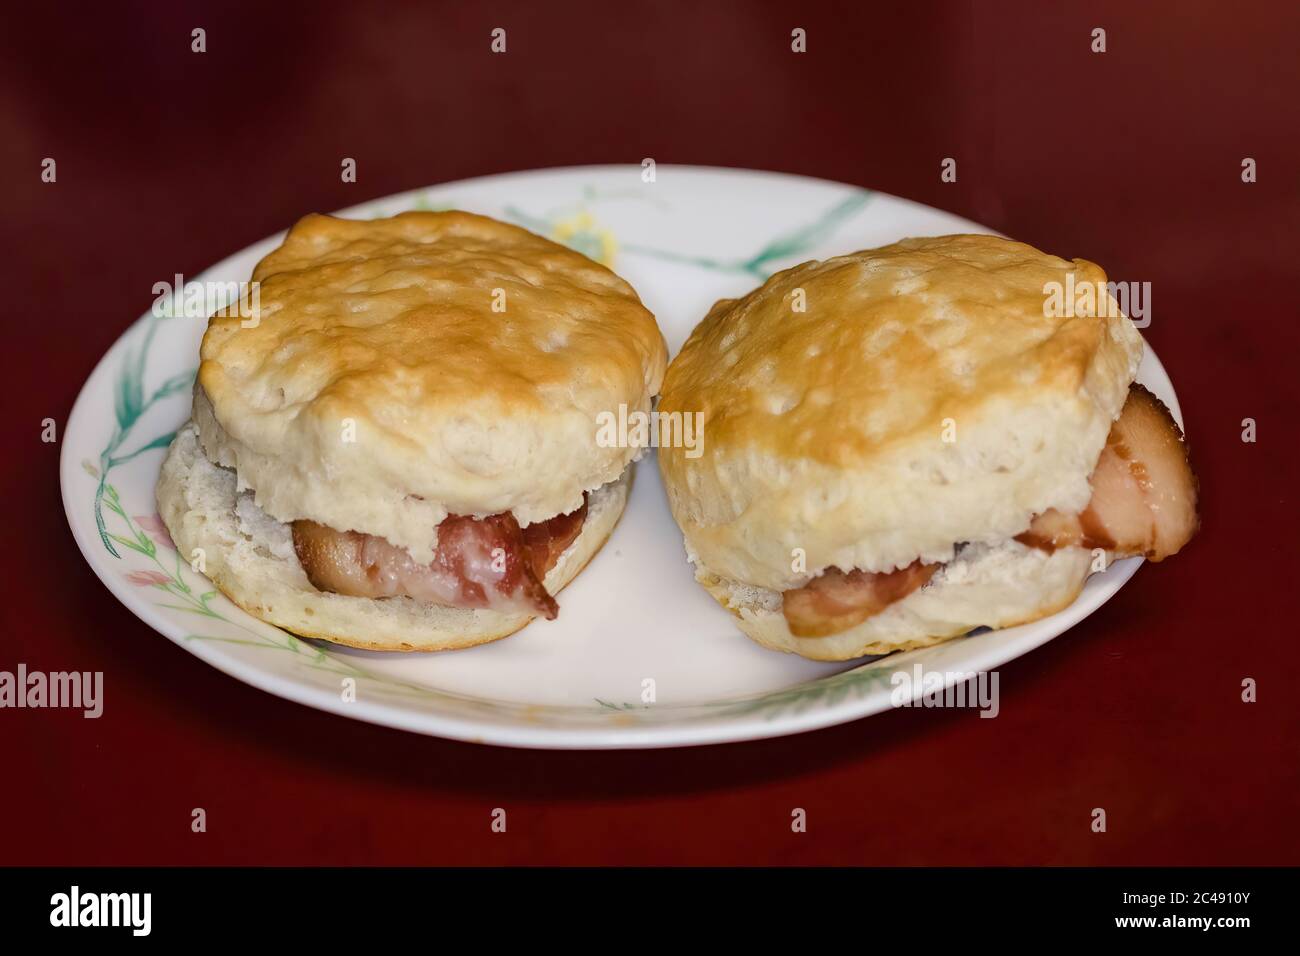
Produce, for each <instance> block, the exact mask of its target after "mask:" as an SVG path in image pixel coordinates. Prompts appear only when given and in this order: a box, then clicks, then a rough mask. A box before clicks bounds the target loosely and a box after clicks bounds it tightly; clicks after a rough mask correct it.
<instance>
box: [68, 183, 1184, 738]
mask: <svg viewBox="0 0 1300 956" xmlns="http://www.w3.org/2000/svg"><path fill="white" fill-rule="evenodd" d="M442 208H462V209H468V210H471V211H474V212H479V213H485V214H487V215H490V216H495V217H497V218H500V219H505V220H507V221H511V222H515V223H519V224H521V225H523V226H526V227H527V228H529V229H532V230H533V231H535V232H539V233H542V234H543V235H547V236H550V237H552V238H554V239H557V240H558V241H561V242H565V243H567V244H569V245H571V246H574V247H575V248H577V249H579V250H581V251H582V252H585V253H586V254H588V255H590V256H592V257H593V258H596V259H599V260H601V261H603V262H605V263H606V264H607V265H610V266H612V267H613V268H614V269H615V270H616V271H617V272H618V273H619V274H620V275H622V276H623V277H624V278H626V279H627V280H628V281H629V282H631V283H632V285H633V286H635V288H636V289H637V291H638V292H639V293H640V295H641V297H642V299H643V300H644V301H645V303H646V305H647V306H648V307H649V308H650V310H651V311H652V312H654V313H655V315H656V316H657V317H658V319H659V322H660V325H661V326H662V328H663V330H664V335H665V337H666V338H667V340H668V348H669V352H670V354H675V353H676V351H677V349H678V348H680V347H681V344H682V342H683V341H684V340H685V338H686V336H687V334H688V333H689V332H690V330H691V328H692V327H693V326H694V324H695V323H696V322H697V321H698V320H699V319H700V318H701V317H702V316H703V315H704V313H705V311H706V310H707V309H708V307H709V306H710V305H711V304H712V303H713V302H714V300H716V299H718V298H721V297H724V296H736V295H740V294H742V293H744V292H746V291H748V290H749V289H751V288H753V287H754V286H756V285H757V284H759V283H760V282H762V281H763V279H765V278H766V277H767V276H769V275H771V274H772V273H773V272H775V271H777V270H779V269H782V268H785V267H787V266H790V265H794V264H795V263H798V262H802V261H805V260H807V259H813V258H818V259H820V258H825V257H826V256H831V255H836V254H840V253H845V252H850V251H852V250H855V249H863V248H868V247H871V246H878V245H882V244H885V243H888V242H892V241H894V240H897V239H900V238H903V237H905V236H926V235H939V234H943V233H952V232H989V231H990V230H987V229H984V228H983V227H980V226H978V225H975V224H974V223H971V222H968V221H966V220H964V219H959V218H957V217H955V216H952V215H949V214H947V213H944V212H939V211H938V210H935V209H930V208H927V207H925V206H921V205H918V204H916V203H913V202H908V201H905V200H902V199H897V198H895V197H892V196H886V195H882V194H880V193H873V192H868V191H865V190H862V189H859V188H855V187H851V186H845V185H842V184H838V183H831V182H825V181H821V180H814V179H804V178H801V177H797V176H786V175H780V174H775V173H763V172H749V171H742V170H729V169H710V168H699V167H682V166H678V167H674V166H660V167H659V168H658V170H657V179H656V181H655V182H653V183H645V182H643V181H642V178H641V168H640V167H639V166H594V167H582V168H572V169H553V170H541V171H535V172H523V173H511V174H508V175H503V176H490V177H486V178H483V179H471V180H466V181H464V182H459V183H451V184H449V185H445V186H437V187H433V188H430V189H427V190H419V191H416V192H411V193H406V194H404V195H400V196H394V197H392V198H389V199H383V200H379V201H377V202H370V203H366V204H364V205H362V206H357V207H354V208H352V209H349V210H346V211H345V212H343V213H341V214H340V215H343V216H349V217H353V218H370V217H375V216H386V215H392V214H394V213H397V212H401V211H403V210H407V209H442ZM308 211H310V210H303V212H304V213H305V212H308ZM286 225H287V224H286ZM281 238H282V236H273V237H271V238H269V239H266V240H265V241H263V242H259V243H257V244H256V245H254V246H251V247H250V248H248V249H245V250H243V251H242V252H239V253H237V254H235V255H233V256H231V257H230V258H229V259H226V260H224V261H223V262H220V263H218V264H217V265H215V266H213V267H212V268H211V269H209V270H208V271H207V272H206V273H204V274H203V275H202V276H194V277H186V279H187V281H188V280H195V281H199V282H204V281H208V280H213V281H243V280H247V279H248V277H249V275H250V274H251V272H252V268H253V265H254V263H256V262H257V260H258V259H260V258H261V257H262V256H263V255H265V254H266V253H268V252H270V251H271V249H273V248H274V247H275V246H276V245H278V244H279V242H280V240H281ZM1064 251H1066V252H1071V251H1073V250H1064ZM173 271H174V270H173V269H172V267H171V264H170V263H166V262H160V263H158V272H159V279H160V280H164V279H165V280H167V281H170V280H171V276H172V272H173ZM204 324H205V323H204V321H203V320H202V319H195V318H184V317H174V318H163V319H159V318H155V317H153V316H152V315H146V316H145V317H143V318H141V319H140V320H139V321H138V322H136V323H135V325H133V326H132V327H131V328H130V329H129V330H128V331H127V332H126V334H125V335H123V336H122V337H121V339H119V340H118V342H117V343H116V344H115V345H114V346H113V348H112V349H111V350H109V352H108V354H107V355H106V356H105V357H104V358H103V360H102V361H101V362H100V363H99V365H98V367H96V369H95V371H94V373H93V374H92V375H91V376H90V379H89V380H88V381H87V382H86V385H85V387H84V388H83V389H82V392H81V395H80V397H79V398H78V399H77V403H76V405H75V407H74V408H73V410H72V416H71V418H70V420H69V422H68V426H67V429H66V432H65V436H64V445H63V455H62V460H61V475H60V478H61V483H62V488H63V501H64V506H65V508H66V510H67V514H68V522H69V524H70V525H71V527H72V532H73V534H74V535H75V536H76V539H77V544H78V545H79V546H80V547H81V551H82V553H83V554H84V555H85V556H86V560H87V561H88V562H90V566H91V567H92V568H93V569H94V571H95V573H96V574H97V575H98V576H99V578H100V579H101V580H102V581H103V582H104V584H105V585H107V587H108V589H109V590H110V591H112V592H113V594H114V595H115V596H116V597H117V598H118V599H119V600H120V601H121V602H122V603H123V604H125V605H126V606H127V607H128V608H130V609H131V611H132V612H133V613H135V614H136V615H137V616H138V617H139V618H140V619H141V620H143V621H144V622H146V623H147V624H149V625H150V626H151V627H153V628H154V629H156V630H157V631H159V632H160V633H162V634H164V635H166V636H167V637H169V638H171V639H172V640H173V641H175V642H176V643H178V644H180V645H181V646H182V647H184V648H185V649H186V650H188V651H190V652H191V653H193V654H195V655H197V656H198V657H200V658H202V659H203V660H205V661H207V662H208V663H210V664H212V665H213V666H215V667H217V668H220V669H221V670H223V671H225V672H226V673H227V674H230V675H232V676H234V677H237V678H238V679H240V680H242V681H245V682H246V683H249V684H252V685H253V686H255V687H259V688H261V689H262V690H265V691H269V692H270V693H273V694H277V695H279V696H281V697H286V698H288V699H290V700H296V701H299V702H300V703H304V704H309V705H310V706H312V707H318V708H320V709H322V710H327V711H332V712H334V713H337V714H343V715H346V716H349V717H355V718H358V719H360V720H368V721H373V722H374V723H379V724H387V725H389V726H393V727H401V728H404V729H406V730H413V731H418V732H420V733H426V734H436V735H439V736H443V737H453V738H458V739H463V740H474V741H481V742H486V743H495V744H507V745H513V746H521V747H570V748H606V747H667V746H682V745H688V744H705V743H716V742H721V741H731V740H747V739H753V738H759V737H771V736H776V735H780V734H789V733H796V732H798V731H803V730H810V729H813V728H816V727H825V726H828V725H831V724H838V723H842V722H844V721H848V720H853V719H854V718H857V717H863V716H866V715H868V714H873V713H877V712H879V711H882V710H885V709H887V708H889V707H890V692H891V690H892V687H891V684H890V675H891V674H893V673H894V672H895V671H896V670H898V669H899V668H900V667H906V668H908V670H909V671H910V670H911V667H912V665H913V664H914V663H920V664H921V665H922V666H923V667H924V668H925V669H926V670H927V671H930V670H935V671H943V672H954V673H960V672H970V671H981V670H991V669H993V668H996V667H997V666H998V665H1000V664H1002V663H1004V662H1006V661H1008V660H1010V659H1012V658H1014V657H1017V656H1019V655H1020V654H1023V653H1025V652H1026V651H1028V650H1031V649H1032V648H1035V647H1037V646H1039V645H1040V644H1043V643H1044V642H1046V641H1049V640H1051V639H1052V638H1053V637H1055V636H1057V635H1058V634H1060V633H1061V632H1062V631H1064V630H1066V629H1067V628H1068V627H1070V626H1071V625H1073V624H1075V623H1076V622H1078V621H1079V620H1081V619H1082V618H1084V617H1086V616H1087V615H1088V614H1090V613H1092V612H1093V611H1094V610H1096V609H1097V608H1098V607H1099V606H1100V605H1101V604H1102V603H1103V602H1105V601H1106V600H1107V599H1108V598H1109V597H1110V596H1111V595H1112V594H1114V593H1115V592H1116V591H1117V590H1118V589H1119V588H1120V586H1121V585H1122V584H1123V583H1124V582H1125V581H1127V580H1128V578H1129V577H1131V576H1132V574H1133V573H1134V571H1135V570H1136V569H1137V566H1138V564H1139V563H1140V562H1139V561H1137V560H1127V561H1121V562H1117V563H1116V564H1115V565H1114V566H1112V567H1111V568H1110V569H1109V570H1108V571H1106V572H1105V573H1103V574H1097V575H1094V576H1093V577H1092V578H1091V580H1089V582H1088V584H1087V586H1086V587H1085V589H1084V591H1083V594H1082V596H1080V598H1079V599H1078V600H1077V601H1075V603H1074V604H1073V605H1071V606H1070V607H1068V608H1066V609H1065V610H1064V611H1062V612H1061V613H1059V614H1056V615H1053V616H1052V617H1049V618H1046V619H1044V620H1041V621H1037V622H1035V623H1033V624H1029V625H1025V626H1022V627H1013V628H1009V629H1007V630H1003V631H991V632H984V633H980V634H976V635H972V636H969V637H966V638H962V639H958V640H955V641H950V642H948V643H946V644H942V645H940V646H938V647H934V648H928V649H926V650H922V651H913V652H910V653H907V654H905V655H895V656H892V657H889V658H880V659H875V660H874V661H873V660H872V659H866V662H865V663H864V662H863V661H858V662H850V663H845V664H820V663H815V662H812V661H805V660H802V659H800V658H797V657H793V656H790V655H785V654H779V653H776V652H773V651H768V650H764V649H763V648H761V647H759V646H758V645H756V644H754V643H752V642H751V641H749V640H748V639H747V638H745V637H744V636H742V635H741V633H740V632H739V631H738V630H736V628H735V627H733V626H732V624H731V618H730V616H729V615H728V614H727V612H725V611H724V610H722V608H720V607H719V606H718V605H717V604H715V603H714V602H713V600H712V599H710V598H709V597H708V596H707V595H706V594H705V592H704V591H703V590H702V589H701V588H700V587H698V586H697V585H696V584H695V582H694V580H693V579H692V577H691V573H690V571H689V569H688V566H687V564H686V560H685V557H684V554H683V550H682V542H681V536H680V533H679V532H678V530H677V527H676V525H675V524H674V523H673V520H672V517H671V516H670V515H669V512H668V507H667V502H666V500H665V498H664V493H663V489H662V487H661V485H660V482H659V476H658V472H657V469H656V466H655V463H654V460H653V458H652V457H647V458H645V459H643V460H642V462H641V463H640V465H639V466H638V467H637V475H636V482H635V485H634V489H633V493H632V498H631V502H630V504H629V506H628V509H627V512H626V514H625V515H624V517H623V520H622V522H621V523H620V524H619V526H618V529H617V530H616V531H615V533H614V535H613V537H612V538H611V539H610V541H609V542H608V543H607V544H606V545H605V548H604V550H603V551H602V552H601V553H600V554H599V555H598V556H597V557H596V559H595V560H594V561H593V562H592V563H591V565H590V566H589V567H588V568H587V569H586V570H585V571H584V572H583V573H582V574H581V575H579V577H578V578H577V580H576V581H575V582H574V583H573V584H572V585H571V586H570V587H568V588H567V589H566V590H565V591H564V593H563V594H562V595H561V597H560V607H561V613H560V616H559V618H558V619H557V620H555V621H535V622H533V623H532V624H530V625H529V626H528V627H526V628H525V629H524V630H523V631H521V632H519V633H518V634H516V635H514V636H513V637H510V638H507V639H506V640H503V641H499V642H496V643H493V644H488V645H485V646H482V647H476V648H472V649H469V650H463V651H454V652H449V653H443V654H407V655H401V654H397V655H385V654H381V653H376V652H366V651H356V650H350V649H346V648H340V647H335V646H333V645H330V644H325V643H319V642H314V641H304V640H300V639H298V638H295V637H293V636H292V635H290V634H287V633H286V632H284V631H281V630H279V629H277V628H274V627H271V626H269V625H267V624H263V623H262V622H260V621H258V620H256V619H254V618H252V617H250V616H249V615H247V614H245V613H244V612H243V611H241V610H240V609H239V608H237V607H235V606H234V605H233V604H231V603H230V602H229V601H227V600H226V599H225V598H224V597H223V596H221V595H220V594H218V593H216V592H215V589H214V588H213V587H212V585H211V584H210V583H209V582H208V581H207V580H206V579H205V578H203V577H202V576H201V575H198V574H195V573H193V572H191V570H190V568H189V566H188V564H184V563H181V562H180V561H179V560H178V556H177V555H176V553H175V551H174V550H173V549H172V548H171V547H170V542H169V540H168V539H167V538H166V534H165V531H162V530H161V525H160V523H158V521H157V519H156V517H155V510H156V509H155V506H154V483H155V481H156V480H157V477H158V468H159V465H160V463H161V461H162V457H163V451H164V449H165V447H166V445H167V442H168V440H169V438H170V435H171V433H172V432H173V431H174V430H175V429H176V428H177V427H178V426H179V425H181V424H182V423H183V422H184V421H185V420H186V419H187V418H188V416H189V404H190V396H189V390H190V383H191V381H192V378H193V372H194V368H195V366H196V364H197V354H198V345H199V339H200V337H201V335H202V333H203V328H204ZM1139 378H1140V379H1141V381H1143V382H1144V383H1145V384H1146V385H1147V386H1148V387H1150V388H1151V389H1152V390H1153V391H1154V392H1155V393H1156V394H1157V395H1159V396H1160V398H1162V399H1163V400H1164V401H1165V402H1166V403H1167V404H1168V405H1169V406H1170V408H1171V409H1172V410H1173V412H1174V415H1175V417H1176V418H1178V419H1179V421H1180V422H1181V420H1182V419H1181V415H1180V413H1179V411H1178V405H1177V402H1176V401H1175V398H1174V393H1173V388H1172V386H1171V385H1170V382H1169V379H1168V377H1167V376H1166V375H1165V372H1164V369H1163V368H1161V366H1160V363H1159V361H1157V359H1156V357H1155V356H1154V355H1153V354H1152V353H1151V351H1150V350H1148V351H1147V353H1146V358H1145V359H1144V361H1143V364H1142V370H1141V373H1140V375H1139ZM346 678H352V680H351V681H350V682H347V683H350V684H351V685H352V686H354V687H355V694H356V699H355V700H345V699H344V698H345V693H344V686H345V679H346ZM647 681H653V690H654V702H653V703H648V702H646V701H645V699H644V698H645V696H646V693H645V688H646V687H647V686H648V685H647V684H646V682H647Z"/></svg>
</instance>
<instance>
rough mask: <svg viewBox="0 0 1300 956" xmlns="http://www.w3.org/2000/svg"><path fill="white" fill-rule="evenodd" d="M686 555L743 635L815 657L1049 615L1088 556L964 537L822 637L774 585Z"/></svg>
mask: <svg viewBox="0 0 1300 956" xmlns="http://www.w3.org/2000/svg"><path fill="white" fill-rule="evenodd" d="M688 556H689V557H690V558H691V560H692V563H693V564H694V565H695V579H696V580H697V581H699V582H700V584H702V585H704V587H705V589H706V590H707V591H708V592H709V593H710V594H711V595H713V598H714V600H716V601H717V602H718V603H719V604H721V605H722V606H723V607H725V608H726V609H727V610H729V611H731V613H732V614H734V615H735V617H736V624H737V626H738V627H739V628H740V629H741V630H742V631H744V632H745V634H747V635H748V636H749V637H751V638H752V639H753V640H755V641H757V642H758V643H759V644H762V645H763V646H764V647H770V648H771V649H773V650H777V651H785V652H787V653H791V654H798V655H799V656H801V657H807V658H810V659H812V660H818V661H846V660H851V659H853V658H855V657H863V656H865V655H868V654H890V653H893V652H894V651H905V650H912V649H914V648H918V647H929V646H930V645H932V644H939V643H942V642H943V641H947V640H951V639H952V638H955V637H960V636H961V635H963V634H966V633H968V632H969V631H972V630H974V629H975V628H978V627H992V628H999V627H1011V626H1013V625H1016V624H1026V623H1028V622H1030V621H1036V620H1038V619H1039V618H1041V617H1046V616H1047V615H1049V614H1055V613H1056V612H1057V611H1059V610H1061V609H1062V608H1064V607H1066V606H1068V605H1069V604H1070V603H1071V602H1073V601H1074V599H1075V598H1077V597H1078V596H1079V592H1080V591H1082V590H1083V585H1084V582H1085V581H1086V580H1087V579H1088V575H1089V573H1090V572H1091V570H1092V563H1093V559H1094V554H1093V552H1092V551H1090V550H1087V549H1085V548H1078V547H1066V548H1059V549H1057V550H1056V551H1053V552H1050V553H1049V552H1047V551H1043V550H1040V549H1038V548H1033V547H1029V546H1026V545H1024V544H1021V543H1020V542H1018V541H1014V540H1008V541H1004V542H1001V543H999V544H995V545H986V544H970V545H967V546H965V547H964V548H962V549H961V550H960V551H958V552H957V555H956V556H955V557H954V558H953V559H952V560H951V561H949V562H947V563H946V564H944V565H943V566H942V567H941V568H939V569H938V570H937V571H936V572H935V573H934V576H933V577H932V578H931V579H930V580H929V582H928V583H927V584H926V585H925V586H924V587H922V588H920V589H919V590H916V591H913V592H912V593H911V594H909V595H907V597H905V598H903V599H901V600H899V601H896V602H894V603H893V604H891V605H889V606H888V607H887V608H885V609H884V610H883V611H881V612H880V613H878V614H874V615H872V616H871V617H869V618H867V619H866V620H865V621H863V622H862V623H861V624H858V625H857V626H855V627H851V628H849V629H847V630H844V631H839V632H838V633H835V634H830V635H827V636H825V637H798V636H796V635H795V634H792V633H791V632H790V628H789V625H788V624H787V622H786V619H785V615H784V614H783V613H782V611H781V601H782V597H781V593H780V592H778V591H770V590H768V589H766V588H759V587H754V586H752V585H747V584H741V583H739V582H736V581H730V580H727V579H726V578H722V577H720V576H718V575H716V574H714V573H713V572H711V571H709V570H708V569H706V568H704V567H702V566H701V565H700V564H699V562H698V559H696V557H695V556H694V555H688Z"/></svg>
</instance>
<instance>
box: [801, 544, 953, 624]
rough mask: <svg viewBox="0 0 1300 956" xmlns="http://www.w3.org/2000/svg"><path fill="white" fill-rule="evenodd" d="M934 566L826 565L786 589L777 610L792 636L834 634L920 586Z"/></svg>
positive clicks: (917, 563)
mask: <svg viewBox="0 0 1300 956" xmlns="http://www.w3.org/2000/svg"><path fill="white" fill-rule="evenodd" d="M938 569H939V565H937V564H922V563H921V562H920V561H913V562H912V563H911V564H909V565H908V566H907V567H905V568H899V569H898V570H897V571H889V572H887V573H884V574H873V573H872V572H870V571H841V570H840V569H839V568H827V569H826V570H825V571H824V572H822V574H820V575H819V576H818V577H815V578H813V579H812V580H811V581H809V582H808V583H807V584H805V585H804V586H803V587H801V588H795V589H793V590H790V591H786V592H785V594H784V595H783V600H782V603H781V611H782V613H783V614H785V620H786V624H787V625H789V627H790V633H791V634H793V635H794V636H795V637H826V636H827V635H828V634H838V633H839V632H840V631H847V630H848V629H849V628H851V627H856V626H857V625H859V624H861V623H862V622H863V621H865V620H866V619H867V618H869V617H871V616H872V615H874V614H879V613H880V612H881V611H883V610H884V609H885V608H887V607H889V605H891V604H893V603H894V602H895V601H901V600H902V599H903V598H905V597H907V596H908V595H909V594H911V593H912V592H913V591H915V590H916V589H917V588H919V587H923V586H924V585H925V584H926V583H927V582H928V581H929V580H930V578H931V577H932V576H933V575H934V572H935V571H937V570H938Z"/></svg>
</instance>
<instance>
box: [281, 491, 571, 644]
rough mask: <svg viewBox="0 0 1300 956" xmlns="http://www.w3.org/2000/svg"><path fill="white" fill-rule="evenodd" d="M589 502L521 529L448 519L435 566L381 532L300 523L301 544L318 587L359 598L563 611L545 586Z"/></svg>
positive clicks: (498, 520)
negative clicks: (413, 556)
mask: <svg viewBox="0 0 1300 956" xmlns="http://www.w3.org/2000/svg"><path fill="white" fill-rule="evenodd" d="M586 517H587V501H586V499H585V498H584V499H583V503H582V507H580V508H578V509H577V510H576V511H573V512H570V513H569V514H567V515H557V516H556V517H554V518H551V519H550V520H549V521H542V522H536V523H534V524H531V525H529V526H528V527H527V528H522V529H521V528H520V527H519V523H518V522H517V521H516V520H515V517H514V515H512V514H511V513H510V512H508V511H507V512H502V513H500V514H494V515H489V516H487V517H486V518H472V517H468V516H465V515H448V516H447V518H446V519H445V520H444V521H443V522H442V523H441V524H439V525H438V546H437V548H436V549H435V550H434V554H433V561H431V562H430V563H429V564H418V563H416V561H415V560H414V559H413V558H412V557H411V555H410V553H409V552H408V551H407V550H406V549H405V548H399V547H397V546H395V545H392V544H390V543H389V542H387V541H386V540H384V539H383V538H380V537H377V536H375V535H369V534H362V533H361V532H358V531H336V530H335V529H333V528H329V527H326V526H325V525H322V524H317V523H316V522H314V521H305V520H304V521H295V522H294V523H293V546H294V550H295V551H296V552H297V553H298V560H299V561H300V562H301V563H302V567H303V570H304V571H306V572H307V578H308V580H309V581H311V583H312V586H313V587H315V588H316V589H317V590H320V591H332V592H334V593H337V594H347V595H351V596H353V597H366V598H385V597H397V596H402V595H404V596H407V597H412V598H415V599H416V600H418V601H428V602H430V603H433V604H441V605H444V606H446V607H461V608H491V609H492V610H495V611H501V612H505V613H527V614H537V615H541V616H542V617H545V618H547V619H548V620H550V619H553V618H554V617H555V616H556V615H557V614H558V613H559V606H558V605H557V604H556V603H555V598H553V597H552V596H551V595H550V593H548V592H547V590H546V586H545V585H544V584H543V583H542V582H543V580H544V579H545V577H546V572H547V571H549V570H550V569H551V568H552V567H553V566H554V564H555V562H556V561H557V560H559V557H560V555H561V554H563V553H564V551H565V549H567V548H568V547H569V545H571V544H572V543H573V542H574V540H575V539H576V538H577V537H578V535H579V533H581V531H582V525H583V522H584V521H585V520H586Z"/></svg>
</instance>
